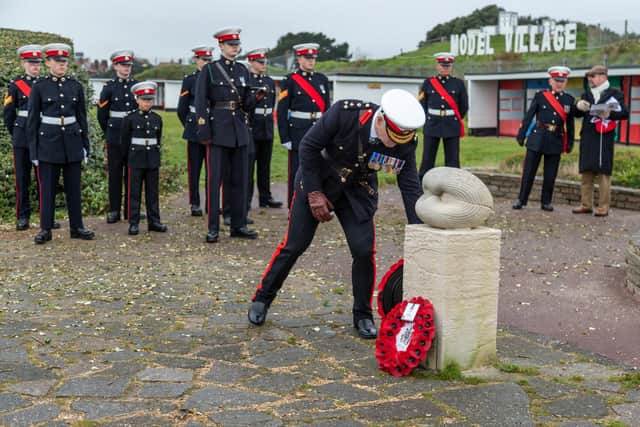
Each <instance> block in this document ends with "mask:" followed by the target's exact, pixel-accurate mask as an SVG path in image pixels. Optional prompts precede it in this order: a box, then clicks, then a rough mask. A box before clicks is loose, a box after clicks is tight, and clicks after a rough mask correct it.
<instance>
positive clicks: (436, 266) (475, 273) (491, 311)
mask: <svg viewBox="0 0 640 427" xmlns="http://www.w3.org/2000/svg"><path fill="white" fill-rule="evenodd" d="M500 235H501V232H500V230H496V229H493V228H487V227H478V228H456V229H439V228H433V227H431V226H429V225H422V224H420V225H408V226H407V227H406V229H405V241H404V275H403V288H404V292H403V294H404V298H405V299H409V298H411V297H414V296H421V297H424V298H428V299H429V300H430V301H431V303H432V304H433V307H434V310H435V311H434V312H435V322H436V337H435V339H434V341H433V343H432V346H431V350H430V351H429V355H428V356H427V361H426V364H427V367H428V368H431V369H442V368H444V367H445V366H446V364H447V363H448V362H449V361H454V362H457V363H458V364H459V365H460V367H461V368H462V369H463V370H466V369H474V368H479V367H482V366H487V365H491V364H493V363H494V362H495V361H496V360H497V357H496V333H497V319H498V285H499V268H500Z"/></svg>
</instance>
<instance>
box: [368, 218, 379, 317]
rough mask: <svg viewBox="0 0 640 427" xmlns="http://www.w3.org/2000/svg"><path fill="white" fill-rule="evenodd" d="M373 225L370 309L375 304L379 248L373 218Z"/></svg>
mask: <svg viewBox="0 0 640 427" xmlns="http://www.w3.org/2000/svg"><path fill="white" fill-rule="evenodd" d="M371 223H372V224H373V246H372V248H371V263H372V264H373V282H371V294H370V295H369V307H372V304H373V291H374V290H375V289H376V253H377V252H378V248H377V245H376V222H375V220H374V219H373V218H372V219H371Z"/></svg>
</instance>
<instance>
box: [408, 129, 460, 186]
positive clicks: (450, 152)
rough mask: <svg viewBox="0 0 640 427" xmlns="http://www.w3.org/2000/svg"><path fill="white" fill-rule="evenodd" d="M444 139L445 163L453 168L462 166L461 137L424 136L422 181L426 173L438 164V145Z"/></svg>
mask: <svg viewBox="0 0 640 427" xmlns="http://www.w3.org/2000/svg"><path fill="white" fill-rule="evenodd" d="M440 139H442V145H443V146H444V165H445V166H449V167H452V168H459V167H460V137H459V136H454V137H450V138H440V137H439V136H426V135H425V137H424V150H423V151H422V162H421V163H420V171H419V173H418V174H419V175H420V181H422V177H423V176H424V174H425V173H427V172H428V171H429V170H430V169H433V168H434V167H435V165H436V155H437V154H438V146H439V145H440Z"/></svg>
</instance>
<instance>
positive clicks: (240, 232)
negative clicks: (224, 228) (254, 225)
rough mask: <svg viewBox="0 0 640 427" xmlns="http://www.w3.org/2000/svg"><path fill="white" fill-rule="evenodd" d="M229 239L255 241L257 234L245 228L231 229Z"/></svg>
mask: <svg viewBox="0 0 640 427" xmlns="http://www.w3.org/2000/svg"><path fill="white" fill-rule="evenodd" d="M231 237H240V238H242V239H257V238H258V233H257V232H255V231H253V230H249V229H248V228H247V227H240V228H232V229H231Z"/></svg>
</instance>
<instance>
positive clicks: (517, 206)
mask: <svg viewBox="0 0 640 427" xmlns="http://www.w3.org/2000/svg"><path fill="white" fill-rule="evenodd" d="M523 206H524V203H522V201H521V200H520V199H518V200H516V201H515V202H513V205H511V208H512V209H522V207H523Z"/></svg>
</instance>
